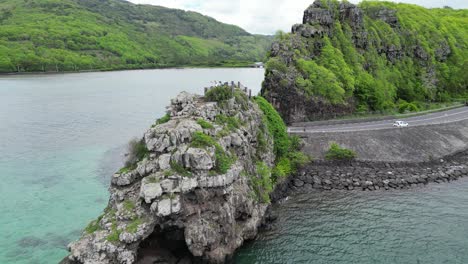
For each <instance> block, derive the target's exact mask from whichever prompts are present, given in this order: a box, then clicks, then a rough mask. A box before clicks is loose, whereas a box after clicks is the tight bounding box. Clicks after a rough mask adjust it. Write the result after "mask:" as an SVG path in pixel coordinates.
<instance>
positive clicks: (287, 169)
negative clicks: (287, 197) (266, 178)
mask: <svg viewBox="0 0 468 264" xmlns="http://www.w3.org/2000/svg"><path fill="white" fill-rule="evenodd" d="M291 172H292V168H291V161H290V160H289V159H288V158H281V159H280V160H279V161H278V162H277V163H276V165H275V167H274V168H273V179H275V180H277V179H278V178H281V177H286V176H288V175H290V174H291Z"/></svg>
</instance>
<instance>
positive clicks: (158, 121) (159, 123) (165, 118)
mask: <svg viewBox="0 0 468 264" xmlns="http://www.w3.org/2000/svg"><path fill="white" fill-rule="evenodd" d="M169 120H171V116H170V115H169V114H166V115H164V116H163V117H161V118H159V119H158V120H156V123H154V124H153V125H152V126H151V127H155V126H157V125H161V124H164V123H167V122H169Z"/></svg>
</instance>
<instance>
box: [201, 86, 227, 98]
mask: <svg viewBox="0 0 468 264" xmlns="http://www.w3.org/2000/svg"><path fill="white" fill-rule="evenodd" d="M232 97H233V94H232V89H231V87H229V86H226V85H221V86H216V87H213V88H211V89H210V90H208V91H207V92H206V94H205V98H206V99H207V100H208V101H212V102H222V101H226V100H229V99H231V98H232Z"/></svg>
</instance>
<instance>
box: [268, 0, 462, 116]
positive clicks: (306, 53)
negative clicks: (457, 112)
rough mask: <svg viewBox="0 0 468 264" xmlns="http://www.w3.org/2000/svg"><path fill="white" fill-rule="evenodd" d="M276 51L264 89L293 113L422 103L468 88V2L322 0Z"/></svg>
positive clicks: (283, 110)
mask: <svg viewBox="0 0 468 264" xmlns="http://www.w3.org/2000/svg"><path fill="white" fill-rule="evenodd" d="M269 56H270V58H269V61H268V62H267V71H266V80H265V82H264V86H263V91H262V93H263V95H264V96H265V97H266V98H268V99H269V100H270V101H272V102H273V101H274V102H275V103H276V105H277V108H280V112H281V113H282V114H283V117H285V118H286V119H287V120H288V121H299V120H304V119H317V118H327V117H330V115H328V116H327V114H331V115H336V114H349V113H352V112H355V111H358V112H368V111H384V110H389V109H398V110H400V112H406V111H414V110H418V109H420V108H424V104H427V102H446V101H450V100H452V99H454V98H460V97H467V96H468V88H467V85H468V63H467V62H468V61H467V59H468V10H455V9H452V8H449V7H446V8H435V9H426V8H423V7H420V6H417V5H411V4H397V3H392V2H380V1H364V2H362V3H360V4H359V5H358V6H354V5H352V4H350V3H348V2H339V1H334V0H322V1H320V0H319V1H316V2H315V3H314V4H313V5H311V6H310V7H309V8H308V9H307V10H306V12H305V17H304V24H298V25H295V26H294V27H293V32H292V33H288V34H286V33H281V32H279V33H278V34H277V39H276V42H275V44H273V48H272V50H271V52H270V55H269ZM295 104H296V105H295ZM324 109H325V111H324Z"/></svg>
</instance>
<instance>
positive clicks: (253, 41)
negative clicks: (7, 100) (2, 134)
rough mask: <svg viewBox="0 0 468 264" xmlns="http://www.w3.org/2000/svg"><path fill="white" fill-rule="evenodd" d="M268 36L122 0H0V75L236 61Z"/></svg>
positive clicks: (258, 51)
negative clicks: (22, 72)
mask: <svg viewBox="0 0 468 264" xmlns="http://www.w3.org/2000/svg"><path fill="white" fill-rule="evenodd" d="M271 41H272V40H271V38H270V37H266V36H259V35H252V34H249V33H247V32H246V31H244V30H243V29H241V28H239V27H237V26H233V25H227V24H223V23H220V22H218V21H216V20H214V19H213V18H210V17H207V16H203V15H201V14H198V13H195V12H186V11H183V10H176V9H169V8H164V7H158V6H150V5H135V4H132V3H129V2H127V1H123V0H0V72H17V71H75V70H90V69H124V68H155V67H167V66H184V65H192V66H196V65H204V66H217V65H237V64H243V63H244V64H245V63H251V62H253V61H260V60H263V59H264V55H265V53H266V50H267V49H268V48H269V47H270V45H271Z"/></svg>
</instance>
